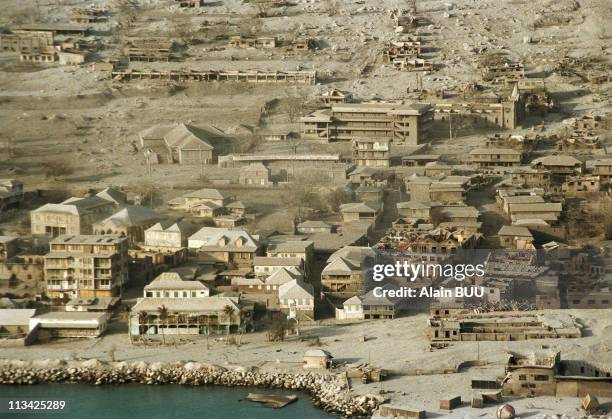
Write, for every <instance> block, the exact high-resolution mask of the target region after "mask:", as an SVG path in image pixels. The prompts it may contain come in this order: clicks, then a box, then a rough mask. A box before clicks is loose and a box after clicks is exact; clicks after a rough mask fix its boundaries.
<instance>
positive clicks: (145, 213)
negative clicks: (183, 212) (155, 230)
mask: <svg viewBox="0 0 612 419" xmlns="http://www.w3.org/2000/svg"><path fill="white" fill-rule="evenodd" d="M163 219H164V217H163V216H162V215H160V214H158V213H156V212H155V211H153V210H152V209H150V208H147V207H143V206H141V205H128V206H126V207H125V208H123V209H122V210H120V211H119V212H117V213H115V214H113V215H111V216H110V217H108V218H105V219H104V220H102V221H98V222H96V223H94V224H93V233H94V234H97V235H100V236H102V235H115V236H122V237H127V239H128V243H129V244H130V245H134V244H136V243H141V242H142V241H143V240H144V233H145V230H146V229H148V228H149V227H151V226H153V225H154V224H156V223H158V222H159V221H161V220H163Z"/></svg>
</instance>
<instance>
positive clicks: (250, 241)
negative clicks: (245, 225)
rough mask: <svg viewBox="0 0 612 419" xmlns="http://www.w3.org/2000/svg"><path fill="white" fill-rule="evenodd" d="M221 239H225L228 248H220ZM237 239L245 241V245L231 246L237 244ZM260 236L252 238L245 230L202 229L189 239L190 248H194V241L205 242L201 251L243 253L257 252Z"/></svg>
mask: <svg viewBox="0 0 612 419" xmlns="http://www.w3.org/2000/svg"><path fill="white" fill-rule="evenodd" d="M221 238H225V239H226V240H227V242H228V244H227V245H226V246H219V241H220V239H221ZM237 239H242V240H244V243H243V244H242V246H240V247H236V246H233V245H231V244H232V243H235V242H236V240H237ZM258 239H259V237H258V236H252V235H250V234H249V233H247V232H246V231H244V230H231V229H227V228H218V227H202V228H201V229H200V230H198V231H197V232H196V233H195V234H193V235H191V236H190V237H189V243H190V247H192V245H191V243H192V241H203V242H204V245H202V246H201V247H200V250H203V251H206V250H216V251H220V250H235V249H241V250H242V251H255V250H257V247H258Z"/></svg>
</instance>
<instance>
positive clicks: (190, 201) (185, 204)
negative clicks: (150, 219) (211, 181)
mask: <svg viewBox="0 0 612 419" xmlns="http://www.w3.org/2000/svg"><path fill="white" fill-rule="evenodd" d="M230 200H231V197H230V196H229V195H228V194H226V193H223V192H221V191H219V190H217V189H209V188H204V189H200V190H197V191H193V192H189V193H186V194H185V195H183V196H181V197H178V198H174V199H172V200H170V201H169V202H168V207H169V208H170V209H173V210H179V211H187V212H191V211H192V210H194V208H195V207H196V206H197V205H198V204H201V203H212V204H215V205H216V206H217V207H224V206H225V205H227V204H228V203H229V202H230ZM196 212H197V211H196Z"/></svg>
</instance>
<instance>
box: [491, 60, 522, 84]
mask: <svg viewBox="0 0 612 419" xmlns="http://www.w3.org/2000/svg"><path fill="white" fill-rule="evenodd" d="M481 74H482V79H483V80H484V81H492V82H494V83H495V82H497V83H506V82H508V81H518V80H521V79H524V78H525V67H524V66H523V64H522V63H505V64H502V65H491V66H485V67H483V68H482V71H481Z"/></svg>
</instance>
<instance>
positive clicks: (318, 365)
mask: <svg viewBox="0 0 612 419" xmlns="http://www.w3.org/2000/svg"><path fill="white" fill-rule="evenodd" d="M332 358H333V356H331V354H330V353H329V352H327V351H325V350H323V349H309V350H307V351H306V353H305V354H304V358H303V359H304V365H303V366H304V368H307V369H324V370H327V369H330V368H331V367H332Z"/></svg>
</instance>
